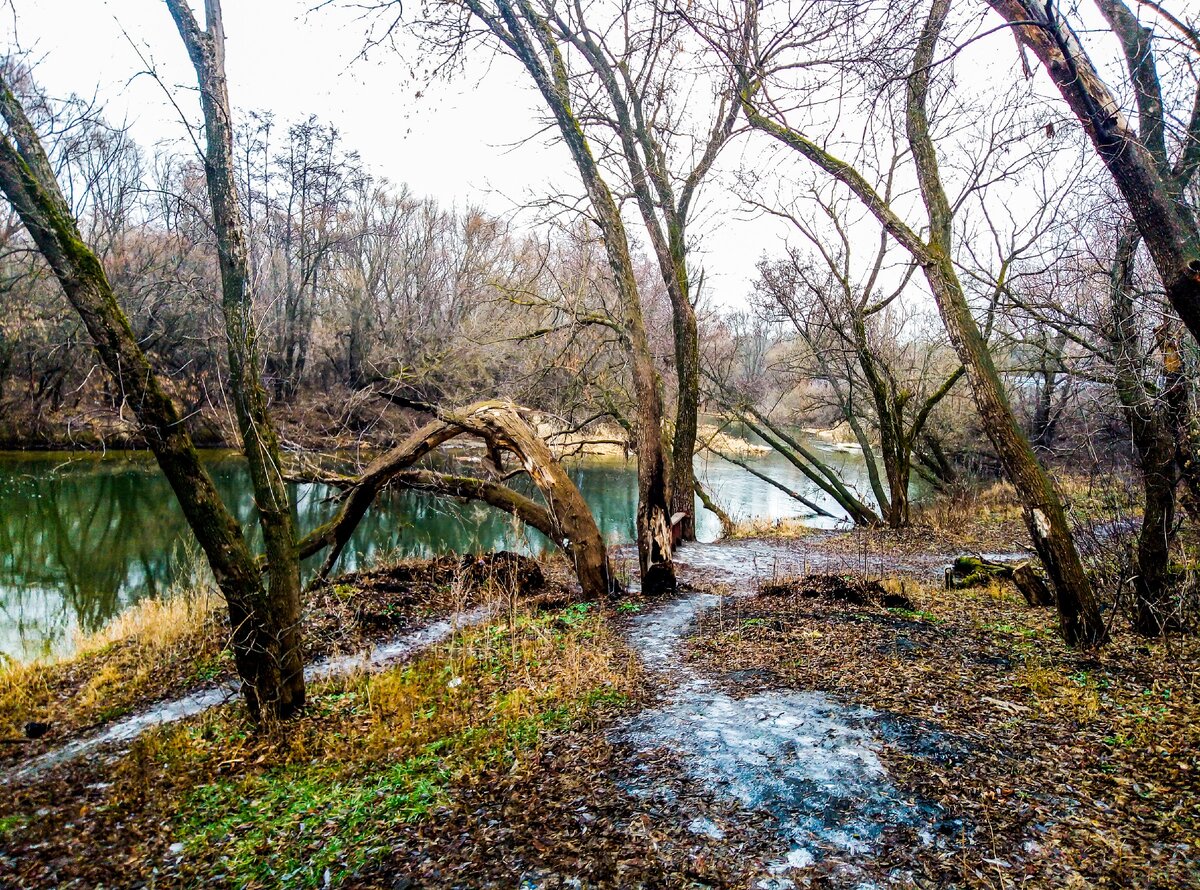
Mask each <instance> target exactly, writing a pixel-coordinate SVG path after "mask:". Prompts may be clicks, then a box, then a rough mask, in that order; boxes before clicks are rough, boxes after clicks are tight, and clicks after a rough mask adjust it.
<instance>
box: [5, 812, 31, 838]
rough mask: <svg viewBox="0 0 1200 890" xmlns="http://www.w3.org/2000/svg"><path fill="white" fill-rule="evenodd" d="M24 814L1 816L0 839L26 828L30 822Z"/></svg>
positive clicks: (28, 817)
mask: <svg viewBox="0 0 1200 890" xmlns="http://www.w3.org/2000/svg"><path fill="white" fill-rule="evenodd" d="M30 818H31V817H30V816H26V815H25V814H24V813H14V814H13V815H11V816H0V837H3V836H4V835H7V834H11V833H12V832H14V831H16V830H17V829H19V828H24V827H25V825H26V824H28V822H29V820H30Z"/></svg>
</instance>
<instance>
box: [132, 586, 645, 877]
mask: <svg viewBox="0 0 1200 890" xmlns="http://www.w3.org/2000/svg"><path fill="white" fill-rule="evenodd" d="M612 640H613V638H612V637H611V635H610V633H609V632H608V630H607V628H606V627H605V625H604V620H603V616H602V615H601V614H600V613H599V612H598V611H597V610H595V609H588V608H587V607H586V606H582V605H577V606H572V607H569V608H568V609H566V610H563V611H562V612H559V613H557V614H548V615H541V616H536V617H528V616H518V617H516V618H515V619H514V620H512V621H511V622H497V623H495V624H492V625H490V626H485V627H479V628H472V629H466V630H464V631H462V632H461V633H460V634H459V635H457V636H456V637H455V638H454V640H452V641H450V642H448V643H446V644H443V645H441V646H439V647H437V648H436V649H435V650H433V651H431V652H429V653H428V654H426V655H424V656H422V657H420V658H418V659H417V660H416V661H414V662H412V663H410V664H409V665H406V666H403V667H398V668H396V669H393V670H391V671H385V672H382V673H381V674H377V675H373V676H369V677H357V678H356V677H350V678H346V679H345V680H341V681H330V682H328V683H325V684H321V685H319V686H316V687H314V688H313V689H312V690H310V693H311V694H310V703H309V707H308V709H307V711H306V713H305V716H304V717H303V718H301V720H300V721H299V722H298V723H294V724H292V725H291V726H290V727H289V729H288V731H287V732H286V733H284V734H281V735H278V736H274V737H272V736H270V734H267V735H263V736H259V735H256V734H254V733H252V732H250V731H248V730H247V728H246V727H245V724H244V723H242V722H240V721H239V720H238V719H236V715H235V714H234V713H233V712H231V711H230V710H229V709H225V710H222V711H218V712H215V713H213V714H212V715H210V716H208V717H206V718H204V719H202V720H200V721H198V722H196V723H193V724H191V725H189V726H181V727H175V728H172V729H163V730H162V731H159V732H156V733H151V734H148V736H147V737H144V738H143V740H142V742H141V743H140V744H141V746H142V750H143V751H144V756H143V757H142V758H140V760H141V762H143V763H146V762H149V763H150V764H151V766H150V767H149V770H150V772H149V773H148V774H147V776H148V782H149V786H150V787H154V788H156V791H155V793H156V794H160V793H163V792H165V793H167V794H172V792H171V790H170V789H171V788H174V794H173V795H172V796H173V803H172V805H171V806H170V807H168V808H166V810H167V812H169V813H170V814H171V815H170V817H169V818H170V820H171V826H172V831H171V839H172V840H173V841H178V842H181V843H182V844H183V847H184V855H183V859H182V860H181V861H182V865H183V868H184V870H185V873H186V875H185V877H191V878H193V879H194V880H195V881H196V882H197V883H199V882H201V881H204V882H211V881H213V880H215V881H216V882H217V883H219V884H223V885H224V884H228V885H231V886H237V887H277V886H286V887H298V888H316V887H322V888H323V887H325V886H331V887H333V886H338V885H339V884H343V883H346V882H347V880H348V879H350V878H351V877H352V876H353V875H355V874H357V873H360V872H361V871H362V870H363V869H364V868H367V867H370V866H371V865H372V864H374V863H377V862H379V861H381V860H383V859H385V858H386V856H387V855H388V853H389V851H390V850H391V849H392V847H393V846H394V845H395V844H396V842H397V838H398V836H399V835H400V834H401V833H402V830H403V826H404V825H406V824H409V823H413V822H416V821H419V820H421V819H423V818H425V817H427V816H428V815H429V814H430V812H431V811H432V810H433V809H434V808H436V807H438V806H439V805H441V804H443V803H447V802H451V801H452V800H453V797H454V794H455V787H456V786H457V783H458V782H460V781H462V780H463V779H466V778H468V777H470V776H473V775H478V774H479V773H481V772H484V771H488V770H492V769H499V770H506V769H508V768H510V767H511V766H512V764H513V763H514V762H516V761H517V760H520V759H523V758H524V757H525V756H526V755H527V754H528V752H530V751H533V750H536V748H537V747H538V746H539V745H540V744H541V742H542V737H543V735H544V734H545V733H547V732H553V731H557V730H563V729H567V728H570V727H572V726H574V725H577V723H579V722H580V721H583V722H587V721H589V720H594V719H596V718H597V717H598V716H599V715H600V714H602V712H604V711H606V710H609V709H612V708H616V707H621V706H624V705H625V704H627V703H628V701H629V689H630V686H629V678H628V675H627V673H625V671H627V667H626V662H625V661H624V659H623V657H622V656H621V655H620V652H619V650H617V649H615V648H614V647H613V644H612ZM151 774H152V775H153V776H160V777H162V780H165V785H166V786H168V787H167V788H163V787H162V786H163V784H164V782H163V781H162V780H156V779H154V778H153V777H152V776H151ZM130 776H131V781H133V782H137V783H143V784H142V788H143V789H144V787H145V783H147V778H142V777H141V774H140V773H137V772H136V771H134V772H131V774H130ZM131 787H132V786H131ZM159 789H161V790H159Z"/></svg>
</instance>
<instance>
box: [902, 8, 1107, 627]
mask: <svg viewBox="0 0 1200 890" xmlns="http://www.w3.org/2000/svg"><path fill="white" fill-rule="evenodd" d="M949 7H950V3H949V0H934V3H933V6H932V7H931V9H930V12H929V17H928V19H927V20H926V23H925V27H924V29H923V31H922V34H921V38H920V41H919V43H918V46H917V51H916V53H915V54H914V56H913V65H912V74H911V75H910V76H909V85H908V95H907V103H906V105H907V108H906V122H907V130H908V142H909V146H910V147H911V149H912V152H913V159H914V161H915V163H916V167H917V179H918V181H919V183H920V187H921V194H922V197H923V199H924V202H925V206H926V209H927V210H928V213H929V224H930V231H929V243H928V245H927V246H926V249H925V250H924V251H923V254H924V255H923V256H922V257H921V260H922V266H923V270H924V272H925V277H926V280H927V281H928V282H929V287H930V290H931V291H932V292H933V296H934V299H935V301H936V302H937V304H938V309H939V311H940V312H941V315H942V320H943V321H944V323H945V325H946V332H947V334H948V335H949V337H950V340H951V342H952V343H953V344H954V348H955V351H956V352H957V353H958V357H959V360H960V361H961V362H962V363H963V367H964V368H966V372H967V377H968V379H969V380H970V382H971V388H972V390H973V392H974V396H975V405H976V407H977V408H978V410H979V414H980V417H981V418H982V420H983V424H984V429H985V430H987V433H988V437H989V438H990V439H991V441H992V445H993V446H994V447H995V449H996V452H997V454H998V455H999V457H1000V460H1001V462H1002V464H1003V465H1004V468H1005V471H1006V474H1007V476H1008V478H1009V481H1010V482H1012V484H1013V487H1014V488H1015V489H1016V490H1017V494H1018V496H1019V497H1020V498H1021V507H1022V513H1023V515H1024V517H1025V524H1026V526H1027V527H1028V529H1029V534H1030V537H1031V538H1032V539H1033V546H1034V549H1035V550H1036V551H1037V554H1038V556H1039V557H1041V560H1042V564H1043V565H1044V566H1045V568H1046V573H1047V574H1048V575H1049V577H1050V583H1051V585H1052V586H1053V588H1054V592H1055V596H1056V598H1057V602H1058V614H1059V625H1060V627H1061V630H1062V635H1063V639H1065V640H1066V642H1067V643H1068V645H1072V646H1079V645H1083V646H1091V645H1098V644H1100V643H1102V642H1103V641H1104V639H1105V636H1106V632H1105V628H1104V622H1103V621H1102V620H1101V617H1100V610H1099V607H1098V606H1097V605H1096V602H1095V599H1094V597H1093V595H1092V588H1091V584H1090V582H1089V581H1088V577H1087V574H1086V573H1085V572H1084V570H1083V563H1082V562H1081V561H1080V559H1079V551H1078V550H1077V549H1076V547H1075V541H1074V537H1073V536H1072V534H1071V528H1070V526H1069V525H1068V524H1067V516H1066V512H1065V511H1064V509H1063V506H1062V501H1061V499H1060V498H1059V496H1058V492H1057V491H1056V490H1055V488H1054V485H1053V484H1052V483H1051V481H1050V478H1049V477H1048V476H1047V475H1046V472H1045V470H1043V469H1042V467H1041V465H1040V464H1039V463H1038V460H1037V457H1036V455H1035V454H1034V452H1033V448H1032V447H1031V446H1030V444H1029V440H1028V439H1026V438H1025V435H1024V433H1022V431H1021V428H1020V426H1019V425H1018V424H1017V421H1016V418H1015V416H1014V415H1013V412H1012V408H1011V407H1010V405H1009V403H1008V397H1007V396H1006V394H1005V392H1004V388H1003V385H1002V384H1001V382H1000V376H999V374H998V373H997V372H996V368H995V365H994V364H993V363H992V356H991V353H990V352H989V351H988V348H987V344H986V343H985V342H984V340H983V337H982V335H981V334H980V331H979V327H978V325H976V323H975V319H974V317H973V316H972V315H971V310H970V306H969V304H968V303H967V299H966V295H965V294H964V293H963V290H962V285H961V283H960V282H959V280H958V275H957V273H956V272H955V270H954V262H953V260H952V259H951V256H950V249H951V243H952V236H951V226H952V223H953V211H952V210H951V207H950V203H949V201H948V199H947V198H946V194H945V191H944V189H943V187H942V182H941V177H940V174H939V173H938V162H937V152H936V150H935V148H934V145H933V140H932V138H931V137H930V135H929V122H928V116H927V112H926V98H927V94H928V90H929V80H930V69H931V67H932V64H933V60H934V51H935V49H936V47H937V42H938V38H939V36H940V33H941V29H942V26H943V24H944V23H945V19H946V15H947V13H948V12H949Z"/></svg>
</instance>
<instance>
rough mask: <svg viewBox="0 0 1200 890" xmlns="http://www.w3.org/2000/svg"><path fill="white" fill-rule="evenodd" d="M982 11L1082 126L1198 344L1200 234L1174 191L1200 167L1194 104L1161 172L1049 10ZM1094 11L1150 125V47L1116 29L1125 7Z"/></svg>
mask: <svg viewBox="0 0 1200 890" xmlns="http://www.w3.org/2000/svg"><path fill="white" fill-rule="evenodd" d="M987 4H988V6H990V7H991V8H992V9H993V10H995V12H997V13H998V14H999V15H1000V16H1001V17H1003V18H1004V19H1005V20H1006V21H1008V22H1010V23H1011V24H1012V25H1013V26H1014V30H1015V31H1016V34H1017V37H1018V39H1019V40H1020V41H1021V43H1023V44H1024V45H1025V46H1027V47H1029V49H1030V50H1032V51H1033V53H1034V55H1036V56H1037V58H1038V60H1039V61H1040V62H1041V63H1042V65H1043V67H1044V68H1045V69H1046V72H1047V73H1048V74H1049V75H1050V79H1051V80H1052V81H1053V82H1054V85H1055V86H1056V87H1057V88H1058V91H1059V93H1060V94H1061V95H1062V97H1063V99H1064V100H1065V101H1066V103H1067V105H1068V106H1069V107H1070V109H1071V111H1072V112H1073V113H1074V114H1075V116H1076V117H1077V118H1078V119H1079V122H1080V123H1081V124H1082V125H1083V128H1084V131H1085V132H1086V133H1087V135H1088V138H1089V139H1090V140H1091V142H1092V145H1093V146H1094V148H1095V149H1096V153H1097V154H1098V155H1099V156H1100V159H1101V160H1102V161H1103V162H1104V165H1105V166H1106V167H1107V168H1108V171H1109V173H1110V174H1112V177H1113V181H1114V182H1115V183H1116V185H1117V189H1118V190H1119V191H1120V192H1121V196H1122V197H1123V198H1124V199H1125V204H1126V206H1127V207H1128V208H1129V212H1130V214H1131V216H1132V217H1133V220H1134V222H1135V223H1136V225H1137V228H1138V231H1139V232H1140V233H1141V236H1142V238H1143V240H1144V241H1145V242H1146V246H1147V248H1149V251H1150V255H1151V257H1152V258H1153V260H1154V265H1155V267H1156V268H1157V269H1158V274H1159V277H1160V278H1161V279H1162V283H1163V287H1164V289H1165V290H1166V293H1167V298H1168V299H1169V300H1170V301H1171V305H1172V306H1174V307H1175V311H1176V312H1178V313H1179V317H1180V318H1181V319H1183V323H1184V324H1185V325H1186V326H1187V329H1188V330H1189V331H1191V333H1192V336H1193V337H1196V338H1197V339H1200V228H1198V227H1197V222H1196V216H1195V213H1194V212H1193V211H1192V210H1191V208H1189V207H1188V205H1187V203H1186V201H1184V200H1183V199H1182V197H1181V193H1180V190H1179V186H1180V182H1179V180H1180V179H1181V178H1183V179H1186V178H1190V176H1191V175H1192V173H1193V172H1194V170H1195V168H1196V165H1197V164H1198V163H1200V138H1198V137H1200V102H1198V103H1197V104H1196V107H1195V111H1194V113H1193V116H1192V120H1191V122H1190V123H1189V125H1188V127H1187V133H1186V134H1185V147H1184V151H1183V156H1182V157H1181V159H1180V163H1179V164H1178V165H1177V167H1176V169H1175V170H1174V171H1166V170H1164V169H1162V166H1161V162H1162V161H1164V160H1165V158H1156V155H1155V148H1156V146H1157V145H1158V141H1159V138H1158V136H1156V135H1154V134H1153V133H1149V132H1148V133H1147V134H1146V135H1145V139H1143V138H1141V137H1139V134H1138V133H1137V132H1135V131H1134V129H1133V127H1132V126H1131V124H1130V122H1129V120H1128V118H1127V117H1126V116H1125V114H1124V113H1123V112H1122V110H1121V108H1122V106H1121V103H1120V102H1118V101H1117V99H1116V97H1115V96H1114V95H1113V94H1112V92H1111V91H1110V90H1109V89H1108V87H1107V86H1105V84H1104V82H1103V81H1102V80H1101V79H1100V76H1099V75H1098V74H1097V72H1096V69H1095V66H1094V65H1093V64H1092V61H1091V59H1090V58H1089V57H1088V55H1087V53H1086V52H1085V51H1084V49H1083V47H1082V46H1081V45H1080V43H1079V41H1078V39H1077V38H1076V37H1075V35H1074V33H1073V32H1072V30H1071V28H1070V26H1069V25H1068V24H1067V23H1066V21H1065V20H1064V19H1063V18H1062V16H1061V15H1060V14H1059V13H1058V12H1057V7H1056V5H1055V4H1053V3H1046V4H1042V3H1038V2H1035V0H987ZM1099 6H1100V8H1101V11H1102V12H1103V13H1105V15H1106V17H1107V18H1108V19H1109V21H1110V23H1112V24H1113V26H1114V27H1113V31H1114V35H1115V36H1116V37H1117V38H1118V40H1120V41H1121V42H1122V45H1123V48H1124V49H1125V51H1126V56H1127V58H1129V59H1131V60H1133V61H1132V65H1133V69H1134V70H1133V71H1132V72H1131V75H1132V77H1133V79H1134V87H1135V92H1136V93H1137V94H1138V98H1139V105H1140V108H1141V110H1142V111H1143V114H1145V116H1147V117H1149V118H1153V113H1152V112H1151V113H1149V114H1146V112H1147V110H1148V109H1147V108H1146V104H1145V103H1144V102H1142V101H1141V100H1142V99H1143V98H1144V97H1146V96H1147V95H1152V94H1153V90H1154V87H1153V86H1152V84H1151V83H1150V82H1148V81H1147V77H1148V76H1149V75H1150V74H1151V73H1152V71H1151V72H1147V71H1146V68H1147V67H1149V68H1151V69H1152V67H1153V57H1152V55H1150V54H1149V44H1148V43H1147V44H1146V45H1145V46H1143V47H1141V49H1139V48H1138V47H1139V44H1138V42H1137V41H1138V39H1139V35H1138V32H1135V31H1132V30H1128V29H1126V28H1123V27H1122V25H1121V21H1127V20H1128V19H1129V18H1133V16H1132V14H1131V13H1130V12H1129V10H1128V8H1126V7H1125V6H1124V4H1123V3H1119V2H1115V0H1104V2H1102V3H1100V4H1099ZM1122 12H1123V13H1124V14H1125V15H1122ZM1135 21H1136V19H1135ZM1143 66H1144V67H1143ZM1139 69H1140V70H1139ZM1154 76H1155V77H1156V75H1154ZM1147 88H1149V90H1150V92H1149V93H1148V92H1147ZM1160 115H1161V108H1160Z"/></svg>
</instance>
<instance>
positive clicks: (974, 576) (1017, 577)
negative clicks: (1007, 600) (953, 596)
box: [946, 556, 1054, 606]
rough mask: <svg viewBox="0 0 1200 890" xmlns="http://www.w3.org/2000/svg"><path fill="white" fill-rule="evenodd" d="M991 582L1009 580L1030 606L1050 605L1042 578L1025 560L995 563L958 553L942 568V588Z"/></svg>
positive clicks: (1048, 588)
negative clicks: (949, 563)
mask: <svg viewBox="0 0 1200 890" xmlns="http://www.w3.org/2000/svg"><path fill="white" fill-rule="evenodd" d="M991 581H1011V582H1012V583H1013V585H1014V586H1015V587H1016V588H1017V590H1019V591H1021V595H1022V596H1023V597H1025V602H1027V603H1029V605H1031V606H1053V605H1054V595H1053V594H1052V593H1051V592H1050V586H1049V585H1048V584H1047V583H1046V579H1045V578H1044V577H1042V575H1041V574H1040V573H1039V572H1038V570H1037V569H1035V568H1034V567H1033V565H1032V564H1031V563H1030V562H1029V561H1028V560H1023V561H1021V562H995V561H993V560H990V559H984V558H983V557H982V556H960V557H958V558H957V559H956V560H954V566H953V567H952V568H950V569H947V570H946V589H947V590H962V589H963V588H965V587H981V586H983V585H985V584H988V583H990V582H991Z"/></svg>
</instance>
